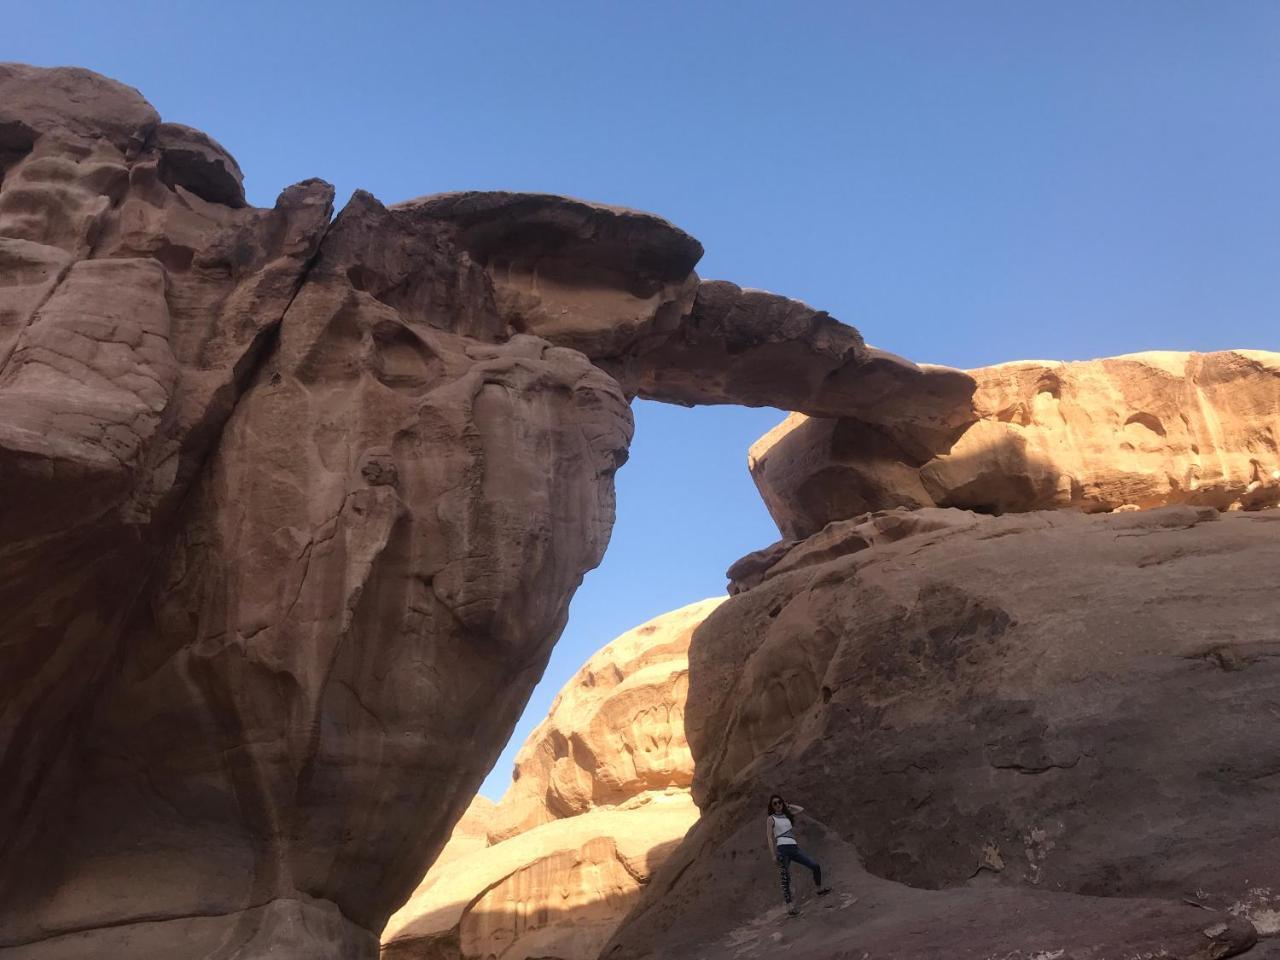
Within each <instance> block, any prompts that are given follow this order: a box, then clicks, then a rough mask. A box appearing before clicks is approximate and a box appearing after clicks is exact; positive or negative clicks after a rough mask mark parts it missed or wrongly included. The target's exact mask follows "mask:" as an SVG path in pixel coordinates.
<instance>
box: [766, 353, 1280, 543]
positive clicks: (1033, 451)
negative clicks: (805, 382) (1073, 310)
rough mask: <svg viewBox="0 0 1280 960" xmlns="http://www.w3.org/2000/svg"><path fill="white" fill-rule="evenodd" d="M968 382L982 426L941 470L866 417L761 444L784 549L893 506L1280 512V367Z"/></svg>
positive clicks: (1203, 357)
mask: <svg viewBox="0 0 1280 960" xmlns="http://www.w3.org/2000/svg"><path fill="white" fill-rule="evenodd" d="M969 373H970V374H971V375H972V376H973V377H974V379H975V380H976V381H977V384H978V388H977V392H976V393H975V394H974V412H975V415H976V416H977V417H978V418H979V419H978V420H977V422H975V423H973V425H972V426H970V427H968V429H966V430H965V431H964V432H963V433H962V434H961V435H960V437H959V439H958V440H956V442H955V444H954V446H952V447H951V448H950V449H949V451H944V452H943V453H941V454H940V455H938V456H934V457H925V458H922V457H920V456H919V455H917V454H914V453H912V452H910V451H907V450H905V449H903V447H902V446H901V445H900V444H898V443H896V442H895V441H894V439H893V438H892V437H890V436H889V435H887V434H886V433H885V431H884V430H883V429H881V428H880V427H878V426H875V425H868V424H865V423H862V422H859V421H858V420H856V419H854V418H844V419H829V418H828V419H822V418H810V417H806V416H804V415H799V414H796V415H792V416H790V417H788V418H787V420H786V421H784V422H783V423H782V424H780V425H779V426H778V427H777V428H776V429H774V430H773V431H771V432H770V433H769V434H767V435H766V436H764V437H762V438H761V439H760V441H759V442H757V443H756V444H755V446H753V447H752V449H751V454H750V464H751V472H752V476H753V477H754V478H755V481H756V485H757V486H758V488H759V489H760V492H761V495H762V496H763V497H764V500H765V503H766V505H767V506H768V508H769V511H770V513H771V514H772V516H773V517H774V519H775V520H776V521H777V523H778V526H779V528H780V529H781V530H782V533H783V536H785V537H788V538H792V539H801V538H804V537H807V536H809V535H810V534H812V533H815V532H817V531H818V530H820V529H821V528H822V527H823V526H824V525H825V524H826V523H829V522H830V521H833V520H844V519H848V518H850V517H854V516H857V515H858V514H860V513H865V512H868V511H873V510H884V509H891V508H894V507H922V506H943V507H962V508H965V509H973V510H980V511H982V512H986V513H1012V512H1025V511H1028V510H1045V509H1061V508H1070V509H1077V510H1083V511H1086V512H1103V511H1110V510H1119V509H1135V508H1136V509H1146V508H1149V507H1155V506H1161V505H1165V504H1174V503H1192V504H1203V505H1207V506H1213V507H1217V508H1219V509H1245V510H1254V509H1261V508H1265V507H1271V506H1275V505H1276V504H1277V503H1280V454H1278V453H1277V450H1278V449H1280V354H1276V353H1268V352H1265V351H1261V350H1231V351H1222V352H1220V353H1208V354H1196V353H1173V352H1152V353H1141V354H1133V355H1131V356H1125V357H1112V358H1109V359H1105V360H1090V361H1081V362H1073V363H1049V362H1039V361H1020V362H1015V363H1003V364H998V365H996V366H993V367H984V368H982V369H978V370H971V371H969Z"/></svg>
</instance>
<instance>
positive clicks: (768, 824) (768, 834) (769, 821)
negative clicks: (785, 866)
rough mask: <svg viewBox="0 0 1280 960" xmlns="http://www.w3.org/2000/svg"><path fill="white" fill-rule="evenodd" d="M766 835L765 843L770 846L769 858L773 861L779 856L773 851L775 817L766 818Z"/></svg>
mask: <svg viewBox="0 0 1280 960" xmlns="http://www.w3.org/2000/svg"><path fill="white" fill-rule="evenodd" d="M764 834H765V837H766V838H767V840H766V841H765V842H766V843H768V844H769V857H770V859H772V858H773V857H776V856H777V855H778V854H777V851H775V850H774V849H773V817H765V818H764Z"/></svg>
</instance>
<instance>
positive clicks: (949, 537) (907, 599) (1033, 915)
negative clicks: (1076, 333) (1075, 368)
mask: <svg viewBox="0 0 1280 960" xmlns="http://www.w3.org/2000/svg"><path fill="white" fill-rule="evenodd" d="M947 513H949V514H950V519H949V520H946V522H938V523H935V524H930V525H929V526H927V527H924V528H922V529H921V530H919V531H918V532H915V533H911V534H910V535H907V536H905V537H902V538H900V539H897V540H896V541H893V542H877V543H872V544H870V545H867V544H866V543H865V541H866V539H867V537H866V536H865V535H862V536H848V537H846V538H845V540H844V542H845V543H846V544H848V550H847V551H844V552H842V551H841V549H840V547H839V546H838V542H837V541H836V539H835V538H832V537H828V538H827V539H826V542H825V543H818V544H814V549H813V551H812V552H811V553H810V559H811V560H813V561H814V562H805V563H801V562H799V560H801V559H803V555H802V554H797V555H796V560H795V561H794V562H793V563H792V564H791V565H790V568H789V569H785V570H779V571H778V572H776V573H775V574H774V575H773V576H769V577H765V578H763V579H761V580H759V581H758V583H757V584H756V585H754V586H751V587H750V588H749V589H746V590H744V591H743V592H741V593H739V594H738V595H737V596H735V597H733V598H731V599H730V600H729V601H728V602H726V603H725V604H723V605H722V606H721V607H720V608H719V609H718V610H716V611H715V612H714V613H713V614H712V615H711V616H710V617H709V618H708V619H707V621H706V622H705V623H704V624H703V626H702V627H701V628H699V630H698V631H697V633H696V635H695V637H694V642H693V644H692V646H691V650H690V691H689V701H688V704H689V705H688V708H687V710H686V732H687V735H688V738H689V743H690V746H691V749H692V751H693V754H694V759H695V764H696V774H695V779H694V797H695V799H696V800H697V801H698V804H699V807H700V808H701V811H702V817H701V820H700V821H699V825H698V826H697V827H696V828H695V830H694V831H693V832H692V833H691V834H690V836H689V837H688V838H687V839H686V841H685V842H684V843H683V844H682V845H681V847H680V849H679V850H677V851H676V852H675V853H673V854H672V856H671V858H670V859H669V860H668V862H667V864H666V866H664V868H663V869H662V870H660V871H659V873H658V875H657V876H656V877H655V878H654V881H653V882H652V883H651V884H650V886H649V887H648V888H646V891H645V894H644V896H643V898H642V902H641V904H640V906H639V907H637V909H636V911H635V912H633V914H632V915H631V917H630V918H629V920H628V922H627V923H626V924H625V925H624V926H623V927H622V928H621V929H620V930H619V932H618V934H617V935H616V937H615V939H614V941H613V944H612V946H611V947H609V948H606V949H605V950H604V951H603V952H602V954H601V956H602V957H606V958H609V960H622V958H627V957H649V956H688V955H698V956H707V957H712V958H714V957H718V956H724V957H729V956H736V955H739V954H738V953H735V951H737V950H745V949H746V946H747V945H748V944H749V943H751V944H756V946H755V947H754V949H756V950H760V949H766V948H767V949H772V947H771V946H770V943H771V942H772V943H776V942H778V940H777V938H776V937H774V939H773V941H770V940H769V937H770V936H772V935H773V929H774V928H772V927H771V926H769V925H768V924H764V925H763V926H762V925H761V922H760V921H761V917H762V915H764V914H765V913H766V911H767V910H768V909H769V905H770V904H771V903H772V904H773V905H774V906H775V908H776V905H777V903H778V900H779V899H780V897H779V895H778V893H777V892H776V876H775V871H774V870H773V869H771V865H770V863H769V861H768V859H767V854H766V851H765V850H764V849H763V848H762V844H763V840H762V838H761V837H760V833H761V830H760V818H761V817H762V815H763V811H764V802H765V799H766V798H767V797H768V795H769V793H770V792H772V791H775V790H776V791H778V792H781V793H782V794H783V795H784V796H786V797H788V798H789V799H791V800H794V801H795V802H797V803H799V804H801V805H802V806H804V807H806V808H807V810H806V814H805V816H804V817H802V822H801V825H800V828H799V833H800V838H801V843H802V845H806V844H807V845H809V846H811V847H812V852H814V853H815V854H816V855H817V856H818V857H819V859H820V860H825V861H826V866H827V868H828V875H829V876H830V878H831V880H832V881H833V882H834V886H835V893H834V894H833V895H832V896H831V897H830V898H827V899H826V900H822V901H818V900H813V901H809V900H808V899H807V889H808V886H807V880H806V879H805V878H803V877H802V878H800V879H799V881H798V882H797V886H798V887H799V888H800V889H801V890H802V892H805V896H806V901H805V905H804V906H805V909H806V910H808V911H809V913H810V914H811V915H812V916H813V917H814V918H816V919H817V921H818V922H817V923H816V924H815V925H814V926H813V927H812V928H808V927H806V931H805V932H803V933H796V934H795V938H794V939H792V934H791V932H790V931H784V932H783V937H784V938H786V939H784V941H782V942H785V943H793V942H794V943H795V944H796V949H795V951H790V950H789V951H788V955H791V954H792V953H793V952H795V953H798V954H799V955H801V956H813V957H815V958H816V957H819V956H862V955H863V954H862V953H860V952H859V951H866V953H867V955H869V956H881V955H885V956H888V955H892V956H895V957H896V956H907V957H914V956H919V957H926V956H938V955H946V956H956V957H975V958H977V957H990V956H999V957H1006V956H1009V957H1013V956H1021V957H1029V956H1037V955H1039V956H1062V957H1095V956H1135V955H1143V954H1144V952H1145V953H1147V954H1150V955H1157V956H1159V955H1167V956H1178V957H1193V956H1194V957H1200V956H1229V955H1231V954H1233V953H1236V952H1239V951H1240V950H1243V949H1245V948H1246V947H1248V946H1249V944H1250V943H1252V941H1253V937H1254V936H1255V931H1256V933H1258V934H1262V935H1264V936H1271V935H1272V934H1273V933H1275V932H1276V924H1275V917H1276V915H1277V914H1276V912H1275V911H1276V900H1275V899H1274V891H1275V890H1277V889H1280V874H1278V873H1277V866H1276V864H1277V863H1280V858H1278V857H1277V854H1278V853H1280V846H1277V842H1276V838H1275V832H1274V827H1273V825H1274V823H1275V822H1276V819H1277V817H1280V787H1278V785H1277V783H1276V782H1275V781H1276V777H1275V771H1276V770H1280V749H1278V748H1277V746H1276V745H1277V744H1278V743H1280V714H1277V712H1276V711H1275V710H1274V709H1273V705H1274V703H1275V702H1276V701H1277V698H1280V645H1277V643H1276V638H1275V636H1274V630H1273V629H1272V628H1271V627H1270V626H1268V625H1269V624H1272V623H1274V622H1275V621H1276V620H1277V618H1278V615H1280V589H1277V587H1280V580H1277V574H1276V573H1275V571H1276V570H1280V537H1277V533H1278V532H1280V512H1273V511H1264V512H1257V513H1243V512H1235V513H1226V514H1222V515H1219V514H1218V512H1217V511H1216V510H1214V509H1213V508H1210V507H1192V506H1176V507H1166V508H1160V509H1153V510H1150V511H1143V512H1127V513H1126V512H1121V513H1113V514H1103V515H1094V516H1088V515H1082V514H1079V513H1073V512H1033V513H1027V514H1012V515H1006V516H1002V517H998V518H993V517H989V516H984V515H980V514H975V513H968V512H963V511H955V510H952V511H947ZM908 516H910V514H908ZM926 517H927V514H926ZM936 519H937V520H938V521H943V520H944V519H945V518H943V517H941V516H939V517H937V518H936ZM798 550H800V547H799V546H794V547H792V548H791V549H790V550H789V551H785V552H783V553H782V557H783V558H784V559H785V558H789V557H791V556H792V555H793V554H795V552H796V551H798ZM780 562H781V561H779V563H780ZM776 565H777V564H775V566H776ZM738 864H741V865H740V866H738ZM731 865H733V867H732V868H731ZM800 872H802V873H803V871H800ZM713 877H714V878H717V879H718V881H719V882H712V878H713ZM846 900H847V901H848V902H847V903H846V902H845V901H846ZM828 905H829V906H830V907H831V909H830V910H828V909H827V907H828ZM944 945H945V947H944ZM1059 950H1061V951H1063V952H1062V953H1061V954H1056V953H1055V951H1059ZM1161 951H1164V952H1163V953H1161ZM741 955H743V956H746V955H750V954H749V953H742V954H741Z"/></svg>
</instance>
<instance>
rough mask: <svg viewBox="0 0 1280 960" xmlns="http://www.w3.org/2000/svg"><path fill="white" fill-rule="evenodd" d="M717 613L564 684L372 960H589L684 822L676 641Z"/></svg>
mask: <svg viewBox="0 0 1280 960" xmlns="http://www.w3.org/2000/svg"><path fill="white" fill-rule="evenodd" d="M721 602H723V598H717V599H712V600H703V601H701V602H699V603H694V604H690V605H689V606H686V607H682V608H680V609H679V610H674V611H672V612H670V613H667V614H663V615H662V616H660V617H656V618H655V619H653V620H651V621H649V622H648V623H645V624H643V625H641V626H639V627H636V628H635V629H634V630H631V631H628V632H627V633H625V634H623V635H622V636H620V637H618V638H617V639H616V640H614V641H613V642H612V643H610V644H608V645H607V646H606V647H604V648H603V649H602V650H600V652H598V653H597V654H595V655H594V656H593V657H592V658H591V659H590V660H588V661H587V663H586V664H585V665H584V666H583V667H582V668H581V669H580V670H579V671H578V672H577V674H575V675H574V677H573V678H572V679H570V681H569V682H568V683H567V684H565V686H564V688H563V689H562V690H561V691H560V694H559V695H558V696H557V697H556V700H555V702H554V704H553V705H552V707H551V710H550V712H549V713H548V715H547V718H546V719H545V720H544V721H543V722H542V723H541V724H540V725H539V726H538V727H537V729H535V730H534V731H533V733H531V734H530V736H529V738H528V740H526V741H525V744H524V746H523V747H522V748H521V750H520V753H519V754H518V756H517V759H516V768H515V780H514V782H513V783H512V785H511V787H510V788H509V789H508V791H507V793H506V795H505V796H504V797H503V798H502V802H501V803H500V804H498V805H497V806H496V807H492V808H490V807H488V806H487V804H484V803H480V806H479V807H477V805H476V804H473V807H472V808H471V811H469V813H468V816H467V817H465V818H464V819H463V821H462V822H460V823H459V826H458V827H457V828H456V829H455V830H454V834H453V837H452V838H451V839H450V841H449V844H448V845H447V846H446V847H445V850H444V853H442V855H441V858H440V859H439V860H437V862H436V864H435V865H434V866H433V867H432V869H431V871H430V872H429V873H428V874H427V876H426V878H425V879H424V880H423V882H422V884H421V885H420V886H419V887H418V889H417V890H416V891H415V892H414V894H413V896H412V897H411V898H410V899H409V902H408V903H407V904H405V906H404V907H403V908H402V909H401V910H400V911H399V912H398V913H397V914H396V915H395V916H393V917H392V918H391V921H390V922H389V923H388V925H387V929H386V932H385V934H384V938H383V943H384V946H383V956H384V957H385V958H386V960H434V958H438V957H462V958H468V957H474V958H487V957H501V958H506V960H513V958H521V957H557V958H562V960H594V957H595V956H596V954H597V953H598V952H599V949H600V947H601V946H602V945H603V944H604V942H605V941H606V940H607V939H608V938H609V936H610V935H611V934H612V933H613V930H614V928H616V927H617V925H618V923H619V922H620V921H621V919H622V918H623V917H624V916H625V915H626V913H627V911H628V910H629V909H630V908H631V906H632V905H633V904H634V903H635V901H636V899H637V898H638V896H639V893H640V890H641V889H642V887H643V885H644V884H645V883H647V882H648V879H649V877H650V876H652V874H653V872H654V871H655V870H656V869H657V868H658V867H659V866H661V864H662V862H663V860H664V859H665V857H666V856H667V854H668V853H669V852H670V851H671V849H672V848H674V846H675V845H676V844H677V843H678V842H679V840H680V838H681V837H683V836H684V834H685V832H686V830H688V828H689V826H690V825H691V824H692V823H693V822H694V821H695V820H696V819H697V815H698V811H697V808H696V807H695V806H694V804H693V801H692V799H691V798H690V796H689V785H690V783H691V782H692V780H693V759H692V757H691V756H690V754H689V746H688V742H687V741H686V739H685V735H684V710H685V698H686V694H687V689H688V650H689V640H690V637H691V636H692V634H693V632H694V630H695V629H696V628H697V627H698V625H699V624H701V623H702V621H703V620H704V619H705V618H706V617H707V616H708V614H710V613H711V612H712V611H713V610H715V609H716V607H717V606H719V605H720V603H721ZM477 802H479V801H477ZM481 830H484V831H486V832H487V839H488V841H489V842H491V843H492V846H489V847H488V848H487V849H484V848H483V844H481V843H480V841H479V836H478V835H479V833H480V831H481Z"/></svg>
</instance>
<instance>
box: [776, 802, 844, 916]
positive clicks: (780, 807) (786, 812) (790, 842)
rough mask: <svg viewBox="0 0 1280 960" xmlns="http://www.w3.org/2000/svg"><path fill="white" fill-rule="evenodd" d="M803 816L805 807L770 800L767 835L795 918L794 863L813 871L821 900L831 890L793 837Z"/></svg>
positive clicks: (815, 863)
mask: <svg viewBox="0 0 1280 960" xmlns="http://www.w3.org/2000/svg"><path fill="white" fill-rule="evenodd" d="M801 813H804V807H801V806H796V805H794V804H793V805H792V806H790V807H788V806H787V803H786V801H785V800H783V799H782V797H780V796H779V795H778V794H776V793H775V794H774V795H773V796H771V797H770V798H769V816H768V817H767V818H766V820H765V831H766V833H767V834H768V836H769V854H770V855H771V856H773V857H775V858H776V859H777V861H778V873H779V875H780V876H781V878H782V899H783V900H784V901H786V904H787V913H789V914H791V915H792V916H793V917H794V916H795V915H796V914H798V913H799V912H800V908H799V907H797V906H796V905H795V904H794V903H792V902H791V861H792V860H794V861H795V862H796V863H798V864H800V865H801V866H804V867H808V868H809V869H810V870H812V871H813V885H814V886H815V887H817V888H818V896H820V897H821V896H823V895H824V894H828V893H830V892H831V888H830V887H824V886H823V885H822V867H821V866H820V865H819V864H818V863H817V862H816V861H814V860H811V859H810V858H809V857H807V856H805V854H804V851H803V850H801V849H800V845H799V844H798V843H796V838H795V837H794V836H792V835H791V830H792V827H793V826H794V824H795V818H796V815H797V814H801Z"/></svg>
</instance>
